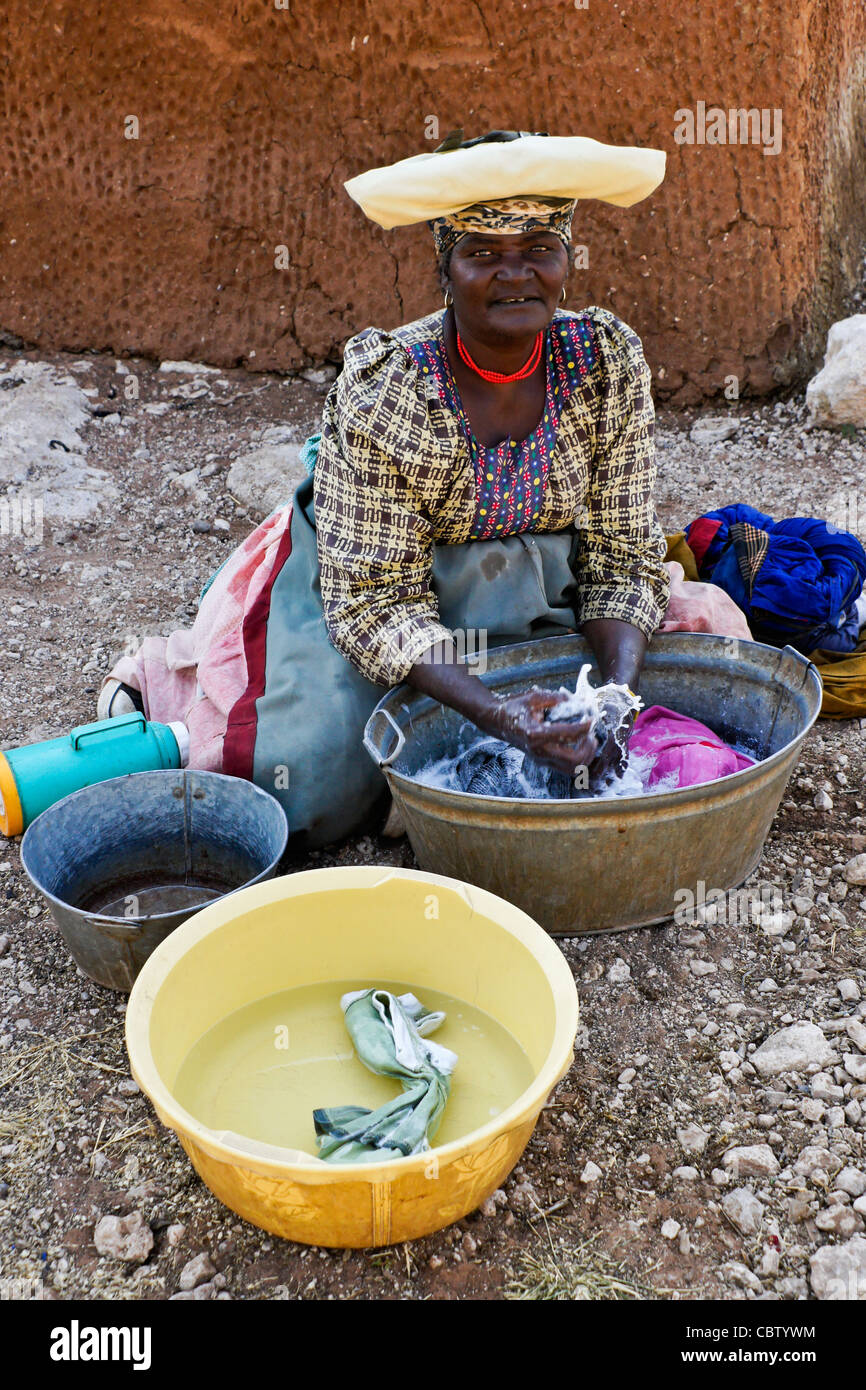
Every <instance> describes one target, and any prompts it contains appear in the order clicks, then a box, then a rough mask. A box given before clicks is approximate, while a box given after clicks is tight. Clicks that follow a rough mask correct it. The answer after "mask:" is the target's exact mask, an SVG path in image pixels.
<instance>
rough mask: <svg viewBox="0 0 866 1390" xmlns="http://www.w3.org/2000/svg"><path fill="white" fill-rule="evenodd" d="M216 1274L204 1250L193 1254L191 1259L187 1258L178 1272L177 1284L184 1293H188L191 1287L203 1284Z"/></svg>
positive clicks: (194, 1287)
mask: <svg viewBox="0 0 866 1390" xmlns="http://www.w3.org/2000/svg"><path fill="white" fill-rule="evenodd" d="M215 1274H216V1269H215V1268H214V1265H213V1262H212V1260H211V1258H210V1255H208V1254H207V1253H206V1252H204V1251H203V1252H202V1253H201V1254H200V1255H195V1256H194V1257H193V1259H191V1260H187V1262H186V1264H185V1265H184V1267H183V1269H182V1270H181V1272H180V1279H179V1281H178V1282H179V1284H180V1287H181V1289H182V1290H183V1292H184V1293H189V1291H190V1290H191V1289H196V1288H198V1286H199V1284H205V1283H207V1281H208V1280H209V1279H212V1278H213V1276H214V1275H215Z"/></svg>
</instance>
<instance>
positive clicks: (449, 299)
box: [445, 290, 454, 309]
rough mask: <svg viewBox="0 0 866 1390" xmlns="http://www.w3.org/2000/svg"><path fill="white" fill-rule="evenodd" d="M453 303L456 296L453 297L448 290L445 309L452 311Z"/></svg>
mask: <svg viewBox="0 0 866 1390" xmlns="http://www.w3.org/2000/svg"><path fill="white" fill-rule="evenodd" d="M453 303H454V296H453V294H452V293H451V291H450V290H446V291H445V308H446V309H450V308H451V305H452V304H453Z"/></svg>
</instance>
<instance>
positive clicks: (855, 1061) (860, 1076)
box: [842, 1052, 866, 1081]
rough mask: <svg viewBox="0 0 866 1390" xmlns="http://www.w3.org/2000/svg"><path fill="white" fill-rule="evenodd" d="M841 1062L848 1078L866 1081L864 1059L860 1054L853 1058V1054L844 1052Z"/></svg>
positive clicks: (865, 1059)
mask: <svg viewBox="0 0 866 1390" xmlns="http://www.w3.org/2000/svg"><path fill="white" fill-rule="evenodd" d="M842 1061H843V1062H844V1064H845V1070H846V1071H847V1073H848V1075H849V1076H853V1078H854V1080H855V1081H866V1057H864V1056H862V1054H861V1055H860V1056H855V1054H854V1053H853V1052H846V1053H845V1054H844V1056H843V1058H842Z"/></svg>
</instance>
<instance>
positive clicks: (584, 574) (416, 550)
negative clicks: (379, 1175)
mask: <svg viewBox="0 0 866 1390" xmlns="http://www.w3.org/2000/svg"><path fill="white" fill-rule="evenodd" d="M442 325H443V311H442V310H439V311H437V312H436V313H434V314H428V315H426V316H425V317H424V318H421V319H416V320H414V321H413V322H412V323H408V324H403V325H401V326H400V327H398V328H394V329H391V330H387V331H386V330H384V329H380V328H367V329H364V331H363V332H361V333H358V334H356V335H355V337H354V338H350V339H349V341H348V343H347V344H346V348H345V351H344V355H343V370H342V372H341V373H340V375H339V377H338V378H337V380H336V381H335V382H334V385H333V386H332V387H331V390H330V391H329V393H328V397H327V400H326V401H325V407H324V410H323V413H322V437H321V442H320V444H319V449H318V456H317V460H316V465H315V471H314V474H313V503H314V511H315V526H316V543H317V550H318V560H319V578H320V584H321V594H322V610H323V613H324V618H325V623H326V626H327V630H328V636H329V638H330V640H331V643H332V644H333V646H335V647H336V648H337V650H338V651H339V652H341V653H342V655H343V656H345V657H346V658H347V660H348V661H350V662H351V663H352V665H353V666H354V667H355V668H356V670H358V671H360V672H361V674H362V675H364V676H366V678H367V679H368V680H370V681H373V682H374V683H377V684H381V685H396V684H398V683H399V682H400V681H402V680H404V679H405V678H406V676H407V674H408V672H409V671H410V669H411V667H412V666H413V665H414V664H415V662H416V661H417V660H418V659H419V657H420V656H421V655H422V654H423V653H424V652H426V651H428V650H429V648H430V647H431V646H433V645H435V644H437V643H447V642H450V641H451V639H452V633H451V631H450V629H448V628H447V627H446V626H445V625H444V624H443V623H442V622H441V621H440V618H439V609H438V604H437V599H436V594H435V592H434V590H433V588H432V586H431V577H432V573H433V547H434V545H461V544H463V543H464V542H466V541H471V540H479V541H481V540H485V538H486V540H485V543H486V544H487V545H497V544H503V545H507V544H508V543H509V538H510V537H513V536H514V535H516V534H517V533H519V532H520V531H525V530H529V531H533V532H539V533H540V532H547V531H562V530H565V529H566V528H574V529H575V530H577V531H579V533H580V545H579V547H578V548H577V552H576V559H575V560H574V561H573V566H574V574H575V580H576V600H575V610H576V612H577V614H578V619H579V621H580V622H584V621H586V620H587V619H589V618H618V619H621V620H622V621H624V622H628V623H631V624H633V625H634V626H635V627H638V628H639V629H640V630H641V631H642V632H644V633H645V634H646V636H647V637H649V636H651V635H652V633H653V632H655V630H656V628H657V627H658V626H659V625H660V623H661V621H662V619H663V617H664V614H665V609H666V607H667V602H668V596H669V593H670V577H669V575H668V571H667V570H666V569H665V566H664V559H665V554H666V550H667V547H666V544H665V538H664V532H663V530H662V528H661V525H660V523H659V521H658V518H657V517H656V515H655V508H654V505H653V490H654V486H655V472H656V463H655V443H654V438H653V434H654V424H655V411H654V407H653V401H652V391H651V384H652V383H651V375H650V369H649V367H648V365H647V362H646V358H645V357H644V354H643V348H642V345H641V341H640V338H638V336H637V335H636V334H635V333H634V332H633V331H632V329H630V328H629V326H628V325H627V324H626V323H623V321H622V320H621V319H619V318H617V317H616V315H615V314H612V313H611V312H610V310H608V309H604V308H601V307H598V306H591V307H590V308H588V309H586V310H584V311H583V313H581V314H574V313H571V312H569V311H568V310H560V309H558V310H557V311H556V313H555V314H554V316H553V319H552V321H551V323H550V326H549V330H548V336H547V356H546V368H547V392H548V399H547V406H546V409H545V411H544V416H543V418H542V420H541V421H540V422H539V428H538V430H536V431H534V432H533V433H532V434H531V435H530V436H529V437H528V439H527V440H516V441H514V442H512V441H511V440H507V441H503V443H502V444H501V445H500V446H499V447H498V448H497V449H493V450H483V449H481V448H480V446H479V445H478V443H477V441H475V440H474V439H473V437H472V432H471V430H470V429H469V428H468V424H467V423H466V421H465V417H464V419H463V421H462V422H461V418H460V407H459V397H458V394H457V393H456V391H455V390H454V387H453V383H451V382H449V380H448V373H447V363H445V362H444V360H442V367H443V370H442V371H439V370H437V366H438V365H439V362H440V359H442V354H443V353H444V335H443V326H442ZM563 329H564V330H565V332H564V333H563ZM551 359H552V360H551ZM570 364H571V365H570ZM449 391H450V393H451V394H450V399H449ZM533 445H534V446H535V447H534V448H533ZM536 459H537V464H535V463H534V462H533V461H534V460H536ZM488 474H492V476H491V477H488V476H487V475H488ZM536 479H538V481H537V482H536ZM512 484H513V486H512ZM506 494H508V495H507V496H506ZM500 528H501V529H500Z"/></svg>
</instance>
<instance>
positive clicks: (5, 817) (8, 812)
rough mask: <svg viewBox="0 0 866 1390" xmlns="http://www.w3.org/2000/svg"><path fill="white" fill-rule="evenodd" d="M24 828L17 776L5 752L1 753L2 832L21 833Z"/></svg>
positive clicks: (10, 834)
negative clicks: (13, 772) (16, 782)
mask: <svg viewBox="0 0 866 1390" xmlns="http://www.w3.org/2000/svg"><path fill="white" fill-rule="evenodd" d="M23 829H24V813H23V811H22V810H21V798H20V796H19V795H18V788H17V787H16V785H15V778H14V776H13V775H12V769H11V767H10V766H9V759H8V758H7V757H6V755H5V753H0V834H3V835H9V836H12V835H20V834H21V831H22V830H23Z"/></svg>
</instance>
